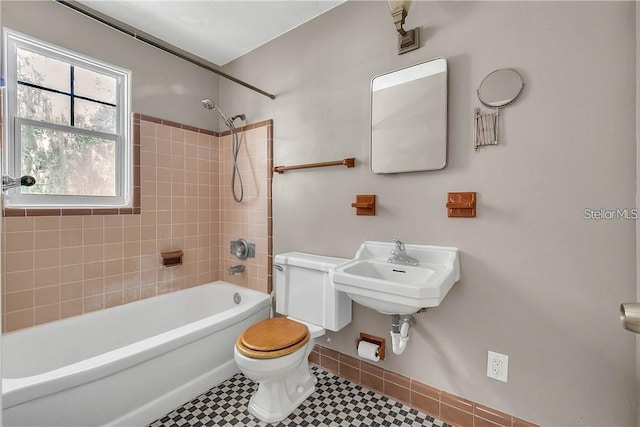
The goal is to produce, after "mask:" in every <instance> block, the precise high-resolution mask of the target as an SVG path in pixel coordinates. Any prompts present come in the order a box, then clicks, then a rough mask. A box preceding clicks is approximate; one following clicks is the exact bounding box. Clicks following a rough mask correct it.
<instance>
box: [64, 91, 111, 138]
mask: <svg viewBox="0 0 640 427" xmlns="http://www.w3.org/2000/svg"><path fill="white" fill-rule="evenodd" d="M74 113H75V125H76V126H77V127H79V128H84V129H91V130H97V131H101V132H107V133H116V108H115V107H110V106H108V105H103V104H98V103H97V102H91V101H85V100H84V99H77V98H76V100H75V109H74Z"/></svg>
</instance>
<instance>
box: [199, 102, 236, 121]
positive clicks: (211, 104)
mask: <svg viewBox="0 0 640 427" xmlns="http://www.w3.org/2000/svg"><path fill="white" fill-rule="evenodd" d="M202 106H203V107H204V108H206V109H207V110H216V112H217V113H218V115H219V116H220V117H221V118H222V120H224V122H225V124H226V125H227V126H229V119H227V117H226V116H225V115H224V114H222V111H220V109H219V108H218V106H217V105H216V104H215V102H213V101H212V100H211V98H205V99H203V100H202Z"/></svg>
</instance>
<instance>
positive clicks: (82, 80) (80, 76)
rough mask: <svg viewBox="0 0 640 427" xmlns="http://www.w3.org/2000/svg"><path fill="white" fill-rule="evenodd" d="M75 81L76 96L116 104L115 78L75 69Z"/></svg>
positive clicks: (78, 68)
mask: <svg viewBox="0 0 640 427" xmlns="http://www.w3.org/2000/svg"><path fill="white" fill-rule="evenodd" d="M73 79H74V80H73V85H74V93H75V94H76V95H79V96H84V97H85V98H91V99H97V100H98V101H102V102H108V103H109V104H115V103H116V79H114V78H113V77H110V76H105V75H104V74H99V73H96V72H94V71H90V70H86V69H84V68H80V67H75V69H74V76H73Z"/></svg>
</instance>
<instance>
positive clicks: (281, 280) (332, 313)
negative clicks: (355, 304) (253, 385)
mask: <svg viewBox="0 0 640 427" xmlns="http://www.w3.org/2000/svg"><path fill="white" fill-rule="evenodd" d="M346 261H347V260H346V259H342V258H333V257H325V256H318V255H311V254H306V253H301V252H289V253H285V254H279V255H276V256H275V258H274V272H275V276H274V279H275V291H276V312H278V313H279V314H282V315H285V316H288V317H275V318H273V319H267V320H263V321H261V322H258V323H256V324H255V325H253V326H250V327H249V328H247V330H245V331H244V332H243V333H242V334H241V335H240V336H239V337H238V340H237V341H236V346H235V349H234V356H235V360H236V363H237V364H238V367H239V368H240V371H242V373H243V374H244V375H245V376H246V377H247V378H249V379H251V380H254V381H256V382H257V383H258V384H259V386H258V391H257V392H256V393H255V394H254V395H253V396H252V397H251V400H250V401H249V412H250V413H251V414H253V415H254V416H256V417H257V418H259V419H260V420H262V421H265V422H267V423H274V422H278V421H281V420H283V419H284V418H286V417H287V416H288V415H289V414H291V412H293V410H294V409H296V408H297V407H298V405H300V403H302V402H303V401H304V400H305V399H306V398H307V397H309V395H310V394H311V393H313V391H314V390H315V384H316V379H315V377H314V376H313V375H311V373H310V371H309V361H308V357H309V354H310V353H311V350H313V346H314V339H315V338H317V337H319V336H322V335H324V333H325V329H329V330H332V331H339V330H340V329H342V328H343V327H344V326H346V325H348V324H349V323H351V299H350V298H349V297H348V296H347V295H346V294H345V293H342V292H339V291H336V290H335V289H333V287H332V286H331V281H330V280H329V269H330V268H332V267H335V266H337V265H339V264H342V263H344V262H346Z"/></svg>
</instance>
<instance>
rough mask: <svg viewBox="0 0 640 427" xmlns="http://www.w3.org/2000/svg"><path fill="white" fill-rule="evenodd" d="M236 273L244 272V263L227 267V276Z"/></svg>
mask: <svg viewBox="0 0 640 427" xmlns="http://www.w3.org/2000/svg"><path fill="white" fill-rule="evenodd" d="M236 273H244V265H242V264H239V265H234V266H233V267H229V276H233V275H234V274H236Z"/></svg>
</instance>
